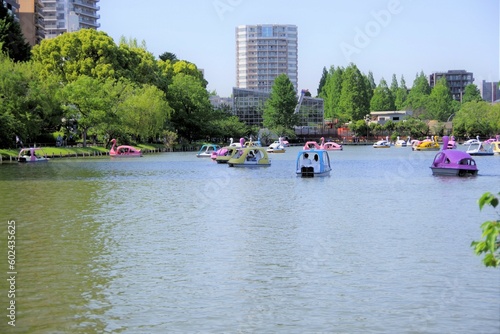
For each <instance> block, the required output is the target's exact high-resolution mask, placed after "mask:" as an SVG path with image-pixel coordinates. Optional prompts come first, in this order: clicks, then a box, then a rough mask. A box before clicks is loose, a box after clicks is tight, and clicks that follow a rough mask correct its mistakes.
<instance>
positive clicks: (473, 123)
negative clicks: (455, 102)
mask: <svg viewBox="0 0 500 334" xmlns="http://www.w3.org/2000/svg"><path fill="white" fill-rule="evenodd" d="M491 109H495V108H494V107H492V106H491V105H490V104H489V103H487V102H484V101H480V102H475V101H472V102H466V103H464V104H462V106H461V108H460V110H459V111H458V112H457V113H456V114H455V117H454V118H453V134H454V135H455V136H457V137H465V138H469V137H476V136H478V135H479V136H489V135H490V133H491V132H492V130H493V129H492V123H491V122H489V121H488V116H487V115H491Z"/></svg>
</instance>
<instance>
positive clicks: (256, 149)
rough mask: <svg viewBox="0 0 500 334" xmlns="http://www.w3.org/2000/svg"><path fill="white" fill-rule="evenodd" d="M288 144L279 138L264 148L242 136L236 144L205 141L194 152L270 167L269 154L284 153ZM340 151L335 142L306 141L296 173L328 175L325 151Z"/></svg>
mask: <svg viewBox="0 0 500 334" xmlns="http://www.w3.org/2000/svg"><path fill="white" fill-rule="evenodd" d="M286 147H288V143H287V142H286V141H285V140H283V139H282V138H279V140H277V141H275V142H273V143H272V144H271V145H269V146H268V147H267V148H265V147H262V146H261V145H260V141H257V142H253V141H252V140H250V141H248V142H246V141H245V139H244V138H241V139H240V141H239V142H238V143H233V140H232V138H231V142H230V144H229V145H228V146H225V147H219V146H217V145H215V144H204V145H202V147H201V148H200V150H199V151H198V153H197V154H196V156H197V157H200V158H202V157H210V158H211V159H212V160H214V161H215V162H217V163H218V164H227V165H228V166H229V167H269V166H271V159H270V158H269V154H270V153H285V151H286ZM332 150H342V145H339V144H337V143H332V142H328V143H325V142H324V139H323V138H322V139H321V144H318V143H316V142H307V143H306V144H305V145H304V147H303V149H302V150H301V151H300V152H299V153H298V155H297V163H296V174H297V175H300V176H303V177H315V176H327V175H330V171H331V170H332V167H331V162H330V157H329V155H328V151H332Z"/></svg>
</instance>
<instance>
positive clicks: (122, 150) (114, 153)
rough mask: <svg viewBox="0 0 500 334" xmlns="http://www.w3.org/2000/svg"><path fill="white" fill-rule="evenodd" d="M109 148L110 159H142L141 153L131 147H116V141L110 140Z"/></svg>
mask: <svg viewBox="0 0 500 334" xmlns="http://www.w3.org/2000/svg"><path fill="white" fill-rule="evenodd" d="M111 143H113V145H112V146H111V148H110V150H109V156H110V157H142V151H141V150H140V149H137V148H135V147H133V146H129V145H121V146H118V147H116V139H111Z"/></svg>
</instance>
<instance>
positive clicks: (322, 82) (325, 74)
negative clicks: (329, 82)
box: [318, 67, 328, 96]
mask: <svg viewBox="0 0 500 334" xmlns="http://www.w3.org/2000/svg"><path fill="white" fill-rule="evenodd" d="M327 77H328V71H327V70H326V67H323V73H322V74H321V79H320V80H319V85H318V96H320V95H321V92H322V91H323V87H324V86H325V84H326V78H327Z"/></svg>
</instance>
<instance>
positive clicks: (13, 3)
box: [2, 0, 19, 21]
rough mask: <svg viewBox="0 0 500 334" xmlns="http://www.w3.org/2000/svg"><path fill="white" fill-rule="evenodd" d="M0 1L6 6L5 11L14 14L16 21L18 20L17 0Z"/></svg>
mask: <svg viewBox="0 0 500 334" xmlns="http://www.w3.org/2000/svg"><path fill="white" fill-rule="evenodd" d="M2 2H3V5H4V7H5V8H7V12H9V14H10V15H12V16H14V18H15V19H16V21H19V16H18V15H19V3H18V2H17V0H2Z"/></svg>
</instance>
